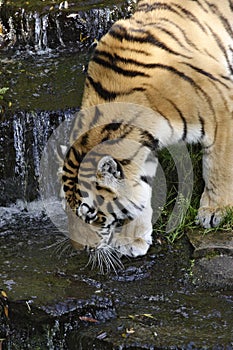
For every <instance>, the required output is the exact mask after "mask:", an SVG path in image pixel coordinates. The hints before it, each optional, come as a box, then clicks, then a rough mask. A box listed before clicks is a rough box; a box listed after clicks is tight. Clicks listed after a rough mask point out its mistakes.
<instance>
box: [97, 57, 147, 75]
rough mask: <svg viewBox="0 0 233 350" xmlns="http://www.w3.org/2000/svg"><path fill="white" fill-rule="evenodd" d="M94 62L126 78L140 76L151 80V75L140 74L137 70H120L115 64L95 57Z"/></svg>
mask: <svg viewBox="0 0 233 350" xmlns="http://www.w3.org/2000/svg"><path fill="white" fill-rule="evenodd" d="M92 61H94V62H95V63H97V64H99V65H101V66H102V67H105V68H109V69H111V70H113V71H114V72H116V73H118V74H121V75H123V76H125V77H137V76H140V77H147V78H149V77H150V75H149V74H146V73H143V72H140V71H135V70H127V69H123V68H120V67H118V66H116V65H114V64H111V63H109V62H107V61H105V60H103V59H101V58H99V57H96V56H95V57H93V59H92Z"/></svg>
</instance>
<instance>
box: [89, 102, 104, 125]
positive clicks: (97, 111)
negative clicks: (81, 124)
mask: <svg viewBox="0 0 233 350" xmlns="http://www.w3.org/2000/svg"><path fill="white" fill-rule="evenodd" d="M102 116H103V113H102V112H101V111H100V109H99V108H98V106H95V114H94V117H93V119H92V122H91V124H90V129H91V128H92V127H93V126H95V125H96V124H97V123H98V120H99V119H100V118H101V117H102Z"/></svg>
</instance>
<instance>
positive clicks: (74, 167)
mask: <svg viewBox="0 0 233 350" xmlns="http://www.w3.org/2000/svg"><path fill="white" fill-rule="evenodd" d="M67 164H68V165H69V166H70V167H71V168H73V169H76V168H77V166H79V164H74V163H73V162H72V160H71V159H68V160H67ZM64 168H65V167H64ZM64 168H63V169H64ZM66 169H67V168H66ZM67 172H69V169H67Z"/></svg>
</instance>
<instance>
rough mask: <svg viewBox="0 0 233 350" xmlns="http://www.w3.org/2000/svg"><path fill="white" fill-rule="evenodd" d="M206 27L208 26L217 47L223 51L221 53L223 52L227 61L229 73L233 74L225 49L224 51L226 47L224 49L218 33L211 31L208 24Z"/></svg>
mask: <svg viewBox="0 0 233 350" xmlns="http://www.w3.org/2000/svg"><path fill="white" fill-rule="evenodd" d="M208 28H209V30H210V32H211V34H212V35H213V38H214V39H215V41H216V43H217V45H218V47H219V48H220V50H221V51H222V52H223V54H224V57H225V59H226V62H227V65H228V69H229V71H230V72H231V74H233V68H232V63H231V62H230V60H229V57H228V54H227V51H226V49H225V47H224V44H223V42H222V40H221V38H220V37H219V36H218V34H216V33H215V32H214V31H213V29H212V28H210V27H209V26H208Z"/></svg>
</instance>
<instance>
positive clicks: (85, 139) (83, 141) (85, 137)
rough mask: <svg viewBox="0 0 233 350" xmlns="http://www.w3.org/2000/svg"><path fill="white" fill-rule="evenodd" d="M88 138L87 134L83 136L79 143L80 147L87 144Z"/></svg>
mask: <svg viewBox="0 0 233 350" xmlns="http://www.w3.org/2000/svg"><path fill="white" fill-rule="evenodd" d="M88 138H89V136H88V134H87V133H86V134H84V135H83V136H82V138H81V142H80V143H81V145H82V146H86V145H87V143H88Z"/></svg>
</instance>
